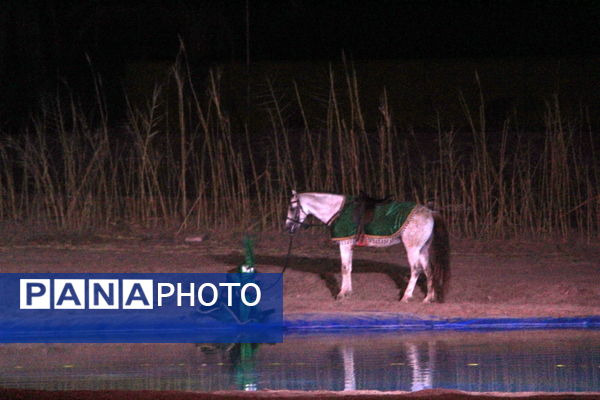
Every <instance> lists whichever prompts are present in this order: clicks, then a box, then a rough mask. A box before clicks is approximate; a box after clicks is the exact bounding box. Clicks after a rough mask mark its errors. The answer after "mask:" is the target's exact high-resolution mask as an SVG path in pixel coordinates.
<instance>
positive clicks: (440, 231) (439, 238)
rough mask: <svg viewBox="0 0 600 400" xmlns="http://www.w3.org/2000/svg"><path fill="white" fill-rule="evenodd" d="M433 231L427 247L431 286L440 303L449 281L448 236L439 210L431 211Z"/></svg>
mask: <svg viewBox="0 0 600 400" xmlns="http://www.w3.org/2000/svg"><path fill="white" fill-rule="evenodd" d="M432 214H433V233H432V237H431V244H430V248H429V265H430V266H431V272H432V275H433V287H434V290H435V293H436V296H437V300H438V301H439V302H440V303H441V302H443V301H444V296H445V294H446V291H447V289H448V283H449V282H450V237H449V235H448V230H447V229H446V223H445V222H444V219H443V218H442V216H441V215H440V213H439V212H437V211H433V213H432Z"/></svg>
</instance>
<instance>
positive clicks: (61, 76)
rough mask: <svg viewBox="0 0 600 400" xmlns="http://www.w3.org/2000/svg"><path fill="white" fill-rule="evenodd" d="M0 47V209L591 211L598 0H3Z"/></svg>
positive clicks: (14, 216) (570, 217)
mask: <svg viewBox="0 0 600 400" xmlns="http://www.w3.org/2000/svg"><path fill="white" fill-rule="evenodd" d="M0 54H1V55H2V56H1V57H0V79H1V81H0V85H1V92H2V96H1V97H0V138H2V141H0V144H1V146H2V147H0V155H2V158H1V160H2V163H3V164H2V165H3V168H4V170H5V171H7V172H6V173H5V174H4V175H3V178H2V179H3V182H0V183H3V187H4V189H3V190H4V192H3V193H2V196H0V199H3V200H2V201H3V202H4V204H3V211H2V213H3V215H2V216H1V217H2V218H4V219H8V220H22V219H25V220H33V221H36V220H40V221H46V223H47V224H49V225H51V226H54V225H58V226H62V227H71V228H73V227H75V228H80V227H83V226H86V223H85V222H82V221H88V223H89V224H91V225H101V226H108V225H111V224H116V223H117V222H115V221H123V220H125V221H131V220H135V221H140V222H141V223H142V224H143V225H146V226H147V225H152V226H155V225H160V226H173V224H174V225H175V226H177V227H179V228H180V229H182V227H183V228H186V227H190V226H203V225H207V226H215V224H221V223H223V224H224V225H227V224H228V223H231V224H233V223H239V222H240V220H243V221H241V223H243V224H244V223H248V224H250V225H251V226H255V227H256V226H260V227H263V228H266V227H278V226H279V225H280V221H279V220H278V217H277V216H278V215H281V214H282V213H283V209H284V207H285V201H286V196H287V193H288V192H289V189H291V188H292V187H295V188H298V189H300V190H322V191H331V192H342V193H356V192H358V190H360V189H363V190H367V191H369V192H371V193H373V194H377V195H380V196H383V195H386V194H390V193H391V194H393V195H395V196H396V197H397V198H404V199H413V200H417V201H429V200H432V201H435V202H436V203H438V204H444V206H442V207H446V210H447V211H448V215H449V217H450V218H451V219H452V221H451V222H452V223H453V226H454V229H456V231H457V232H459V233H460V234H465V235H468V236H470V235H475V234H477V233H484V234H486V235H491V236H512V235H519V234H522V233H523V232H536V233H539V232H542V231H543V232H549V233H551V234H557V233H560V234H562V235H566V234H567V233H568V232H572V231H575V232H578V234H580V233H581V232H585V235H590V234H592V233H593V232H596V231H597V227H598V225H599V224H600V221H598V218H597V217H596V210H597V208H598V201H597V199H598V198H597V186H598V179H599V174H600V172H599V166H598V162H597V157H596V151H597V150H596V149H597V147H598V140H599V139H598V136H597V135H596V134H595V132H596V131H597V127H598V123H599V122H600V119H599V115H598V113H597V110H598V107H600V90H598V88H599V82H600V3H598V2H596V1H530V2H522V1H444V2H438V1H417V2H413V1H385V0H382V1H373V2H371V1H343V2H341V1H291V0H283V1H257V0H249V1H183V0H180V1H162V2H161V1H134V2H122V1H5V2H3V3H2V6H1V7H0ZM232 160H235V161H234V162H232ZM98 182H102V184H99V183H98ZM94 184H96V185H94ZM49 193H52V196H50V195H49ZM42 199H44V200H42ZM48 199H50V200H48ZM218 199H220V200H222V201H218ZM231 199H233V200H234V201H235V202H236V204H237V205H238V206H239V209H238V210H237V211H236V212H235V213H232V212H230V211H231V210H229V209H228V208H227V207H225V206H223V205H222V203H224V202H227V201H230V200H231ZM32 204H34V205H32ZM106 204H110V206H107V205H106ZM257 204H259V205H260V207H261V212H264V213H267V211H268V210H276V211H273V212H272V213H271V214H270V217H268V218H265V219H263V220H262V221H261V222H260V223H259V224H258V225H256V224H255V223H253V222H250V221H249V220H248V219H247V218H249V217H246V215H248V214H249V213H248V210H249V208H253V207H257ZM207 210H210V212H209V211H207ZM540 210H543V211H540ZM564 210H568V212H565V211H564ZM571 210H572V211H571ZM245 218H246V219H245ZM223 220H226V221H227V222H223ZM525 220H526V221H528V222H527V223H525V225H526V226H524V225H523V221H525ZM157 221H158V222H157Z"/></svg>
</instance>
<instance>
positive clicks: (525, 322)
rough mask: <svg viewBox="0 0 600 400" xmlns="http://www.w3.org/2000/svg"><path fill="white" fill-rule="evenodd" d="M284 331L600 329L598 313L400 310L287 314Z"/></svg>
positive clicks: (298, 332)
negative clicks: (460, 314) (457, 314)
mask: <svg viewBox="0 0 600 400" xmlns="http://www.w3.org/2000/svg"><path fill="white" fill-rule="evenodd" d="M284 328H285V332H286V333H295V334H309V333H324V332H336V331H357V330H361V331H362V330H388V331H390V330H394V331H426V330H457V331H480V330H517V329H600V316H584V317H542V318H438V317H421V316H418V315H414V314H402V313H383V312H373V313H349V314H348V313H345V314H341V315H339V314H338V315H336V314H316V313H315V314H289V315H287V316H286V317H285V321H284Z"/></svg>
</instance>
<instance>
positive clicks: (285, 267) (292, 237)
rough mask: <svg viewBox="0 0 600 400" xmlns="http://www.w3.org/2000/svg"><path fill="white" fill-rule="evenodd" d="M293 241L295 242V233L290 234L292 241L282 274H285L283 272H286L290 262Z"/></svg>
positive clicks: (289, 244)
mask: <svg viewBox="0 0 600 400" xmlns="http://www.w3.org/2000/svg"><path fill="white" fill-rule="evenodd" d="M292 243H294V235H292V234H290V241H289V243H288V251H287V255H286V256H285V262H284V263H283V268H282V269H281V275H282V276H283V273H284V272H285V270H286V269H287V267H288V266H289V264H290V256H291V255H292Z"/></svg>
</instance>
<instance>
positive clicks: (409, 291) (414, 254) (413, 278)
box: [400, 246, 422, 303]
mask: <svg viewBox="0 0 600 400" xmlns="http://www.w3.org/2000/svg"><path fill="white" fill-rule="evenodd" d="M420 250H421V249H420V248H418V247H408V246H406V255H407V257H408V263H409V264H410V280H409V281H408V286H407V287H406V290H405V291H404V295H403V296H402V299H401V300H400V301H402V302H404V303H408V302H409V301H410V299H412V297H413V292H414V290H415V286H416V285H417V281H418V279H419V275H421V271H422V269H421V266H420V264H419V257H420V254H419V253H420Z"/></svg>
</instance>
